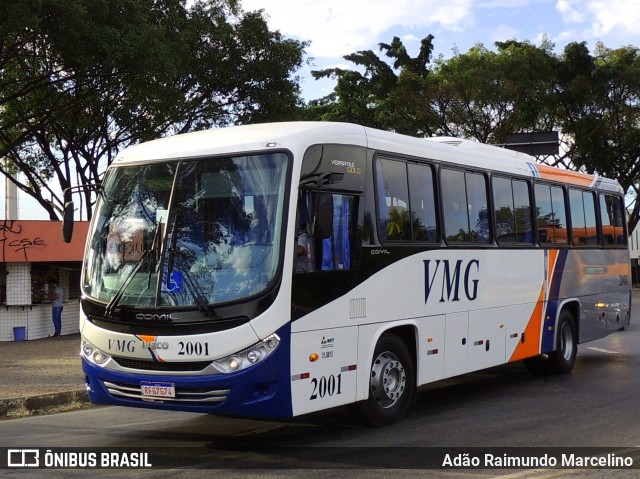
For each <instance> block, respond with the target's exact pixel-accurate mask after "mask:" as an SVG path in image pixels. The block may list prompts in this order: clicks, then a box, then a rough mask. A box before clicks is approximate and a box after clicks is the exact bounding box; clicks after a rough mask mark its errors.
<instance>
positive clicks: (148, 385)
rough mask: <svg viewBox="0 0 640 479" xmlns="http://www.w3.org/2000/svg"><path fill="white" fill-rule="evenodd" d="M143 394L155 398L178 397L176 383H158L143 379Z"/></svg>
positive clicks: (141, 384) (141, 386) (141, 385)
mask: <svg viewBox="0 0 640 479" xmlns="http://www.w3.org/2000/svg"><path fill="white" fill-rule="evenodd" d="M140 389H141V392H142V395H143V396H145V397H154V398H174V397H176V385H175V384H174V383H157V382H152V381H142V382H141V383H140Z"/></svg>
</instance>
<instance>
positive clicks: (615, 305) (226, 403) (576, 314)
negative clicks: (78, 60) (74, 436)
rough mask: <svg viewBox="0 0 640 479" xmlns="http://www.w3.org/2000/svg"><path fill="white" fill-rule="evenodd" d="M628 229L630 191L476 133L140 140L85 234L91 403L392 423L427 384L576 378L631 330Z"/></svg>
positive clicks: (330, 128)
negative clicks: (598, 346)
mask: <svg viewBox="0 0 640 479" xmlns="http://www.w3.org/2000/svg"><path fill="white" fill-rule="evenodd" d="M67 226H68V225H67ZM626 238H627V235H626V231H625V215H624V204H623V191H622V189H621V188H620V186H619V185H618V183H617V182H615V181H612V180H608V179H605V178H600V177H596V176H590V175H585V174H580V173H576V172H571V171H564V170H559V169H555V168H550V167H546V166H541V165H537V164H536V163H535V162H534V159H533V158H531V157H529V156H527V155H523V154H519V153H515V152H512V151H507V150H504V149H501V148H497V147H491V146H487V145H481V144H478V143H473V142H469V141H463V140H457V139H451V138H440V139H436V138H430V139H420V138H411V137H407V136H402V135H398V134H394V133H389V132H385V131H377V130H374V129H370V128H365V127H362V126H357V125H352V124H340V123H315V122H298V123H274V124H264V125H250V126H240V127H232V128H225V129H217V130H210V131H202V132H196V133H189V134H184V135H177V136H174V137H169V138H163V139H159V140H156V141H151V142H148V143H144V144H140V145H137V146H133V147H131V148H128V149H126V150H124V151H123V152H122V153H121V154H120V155H119V156H118V157H117V159H116V160H115V161H114V163H113V164H112V165H111V166H110V167H109V169H108V171H107V173H106V176H105V179H104V182H103V184H102V189H101V191H100V194H99V198H98V202H97V204H96V207H95V213H94V217H93V220H92V225H91V227H90V231H89V236H88V238H87V245H86V253H85V259H84V266H83V274H82V292H83V294H82V300H81V313H80V331H81V334H82V363H83V369H84V372H85V373H86V378H87V389H88V392H89V397H90V399H91V401H92V402H94V403H99V404H113V405H122V406H133V407H147V408H158V409H167V410H183V411H194V412H208V413H213V414H220V415H231V416H241V417H258V418H287V417H291V416H298V415H301V414H305V413H309V412H313V411H319V410H323V409H327V408H331V407H335V406H340V405H345V404H353V405H354V407H355V409H356V410H357V411H358V412H359V414H360V415H361V417H362V418H363V419H364V420H365V421H366V422H367V423H369V424H372V425H383V424H388V423H391V422H394V421H397V420H399V419H400V418H401V417H402V416H403V415H404V413H405V412H406V410H407V407H408V405H409V403H410V400H411V398H412V396H413V394H414V392H415V390H416V388H417V387H418V386H420V385H424V384H427V383H431V382H433V381H438V380H442V379H444V378H449V377H452V376H456V375H461V374H465V373H468V372H471V371H476V370H479V369H483V368H489V367H492V366H496V365H500V364H504V363H509V362H513V361H517V360H522V359H524V360H525V362H526V364H527V366H528V367H529V368H530V369H532V370H534V371H538V372H551V373H557V372H560V373H566V372H569V371H571V369H572V367H573V365H574V362H575V359H576V353H577V345H578V343H583V342H585V341H591V340H594V339H597V338H601V337H603V336H605V335H607V334H609V333H611V332H612V331H615V330H618V329H622V328H624V327H625V326H626V325H628V324H629V319H630V314H629V312H630V305H631V290H630V279H629V254H628V251H627V244H626V241H627V240H626Z"/></svg>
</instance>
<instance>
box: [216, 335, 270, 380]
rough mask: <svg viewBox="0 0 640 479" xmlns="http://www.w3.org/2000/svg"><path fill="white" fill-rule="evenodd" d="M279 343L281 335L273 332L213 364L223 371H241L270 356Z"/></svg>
mask: <svg viewBox="0 0 640 479" xmlns="http://www.w3.org/2000/svg"><path fill="white" fill-rule="evenodd" d="M279 345H280V337H278V335H277V334H272V335H271V336H269V337H268V338H265V339H263V340H262V341H260V342H259V343H256V344H254V345H253V346H250V347H248V348H247V349H244V350H242V351H240V352H237V353H235V354H231V355H229V356H226V357H224V358H220V359H217V360H215V361H213V365H214V366H215V367H216V369H218V371H220V372H222V373H233V372H236V371H241V370H243V369H246V368H248V367H249V366H253V365H254V364H257V363H259V362H260V361H262V360H263V359H265V358H266V357H268V356H269V355H270V354H271V353H273V352H274V351H275V350H276V349H277V348H278V346H279Z"/></svg>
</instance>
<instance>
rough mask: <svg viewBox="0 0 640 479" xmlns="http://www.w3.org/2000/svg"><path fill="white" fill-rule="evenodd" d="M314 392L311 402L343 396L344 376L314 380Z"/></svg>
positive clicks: (312, 383) (323, 377)
mask: <svg viewBox="0 0 640 479" xmlns="http://www.w3.org/2000/svg"><path fill="white" fill-rule="evenodd" d="M311 385H312V388H313V390H312V392H311V397H310V398H309V399H310V400H314V399H318V398H320V399H322V398H324V397H325V396H334V395H337V394H342V390H341V389H342V374H338V375H337V376H334V375H333V374H332V375H330V376H322V377H321V378H320V379H317V378H313V379H312V380H311Z"/></svg>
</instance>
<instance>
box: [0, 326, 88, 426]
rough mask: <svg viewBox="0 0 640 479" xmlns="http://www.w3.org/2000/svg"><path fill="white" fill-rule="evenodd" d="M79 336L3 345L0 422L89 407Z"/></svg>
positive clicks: (0, 368)
mask: <svg viewBox="0 0 640 479" xmlns="http://www.w3.org/2000/svg"><path fill="white" fill-rule="evenodd" d="M79 354H80V335H79V334H72V335H68V336H60V337H58V338H46V339H36V340H33V341H15V342H0V420H3V419H11V418H20V417H26V416H31V415H36V414H49V413H53V412H59V411H67V410H71V409H78V408H81V407H88V406H89V402H88V399H87V394H86V390H85V387H84V373H83V372H82V366H81V363H80V356H79Z"/></svg>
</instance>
